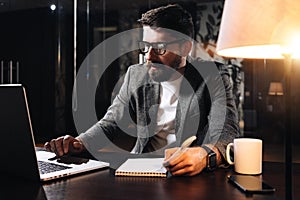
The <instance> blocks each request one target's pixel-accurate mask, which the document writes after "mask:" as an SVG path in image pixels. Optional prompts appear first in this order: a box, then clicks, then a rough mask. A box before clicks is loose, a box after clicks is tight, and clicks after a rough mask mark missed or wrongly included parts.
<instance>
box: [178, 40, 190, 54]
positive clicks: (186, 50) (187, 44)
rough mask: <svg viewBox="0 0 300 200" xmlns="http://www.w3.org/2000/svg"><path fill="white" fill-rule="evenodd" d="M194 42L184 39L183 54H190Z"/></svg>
mask: <svg viewBox="0 0 300 200" xmlns="http://www.w3.org/2000/svg"><path fill="white" fill-rule="evenodd" d="M192 46H193V43H192V41H190V40H187V41H184V43H183V44H182V46H181V56H184V57H185V56H188V55H189V53H190V52H191V50H192Z"/></svg>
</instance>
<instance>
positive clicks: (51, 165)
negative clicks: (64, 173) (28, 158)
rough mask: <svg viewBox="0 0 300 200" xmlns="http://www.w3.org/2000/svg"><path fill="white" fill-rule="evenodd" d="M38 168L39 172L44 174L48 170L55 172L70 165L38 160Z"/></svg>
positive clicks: (48, 171)
mask: <svg viewBox="0 0 300 200" xmlns="http://www.w3.org/2000/svg"><path fill="white" fill-rule="evenodd" d="M38 165H39V170H40V172H41V174H46V173H50V172H56V171H60V170H64V169H70V168H71V167H67V166H63V165H57V164H54V163H49V162H45V161H38Z"/></svg>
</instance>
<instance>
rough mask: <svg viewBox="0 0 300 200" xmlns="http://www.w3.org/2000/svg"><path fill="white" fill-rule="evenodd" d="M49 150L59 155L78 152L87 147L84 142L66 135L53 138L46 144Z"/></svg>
mask: <svg viewBox="0 0 300 200" xmlns="http://www.w3.org/2000/svg"><path fill="white" fill-rule="evenodd" d="M44 147H45V149H46V150H47V151H51V152H53V153H55V154H56V155H57V156H62V155H65V154H78V153H81V152H83V150H84V149H85V147H84V145H83V143H82V142H81V141H80V140H79V139H77V138H74V137H72V136H70V135H65V136H61V137H58V138H56V139H52V140H51V141H49V142H46V143H45V145H44Z"/></svg>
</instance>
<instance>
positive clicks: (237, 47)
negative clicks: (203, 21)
mask: <svg viewBox="0 0 300 200" xmlns="http://www.w3.org/2000/svg"><path fill="white" fill-rule="evenodd" d="M299 47H300V0H225V3H224V9H223V15H222V21H221V26H220V32H219V37H218V41H217V48H216V51H217V54H219V55H221V56H224V57H236V58H238V57H240V58H283V56H282V54H283V53H289V54H292V57H293V58H300V48H299Z"/></svg>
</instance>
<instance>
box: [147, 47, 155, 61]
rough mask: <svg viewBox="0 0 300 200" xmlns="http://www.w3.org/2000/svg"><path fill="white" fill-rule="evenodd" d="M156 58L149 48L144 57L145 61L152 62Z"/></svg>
mask: <svg viewBox="0 0 300 200" xmlns="http://www.w3.org/2000/svg"><path fill="white" fill-rule="evenodd" d="M156 56H157V55H156V53H155V52H154V49H153V48H152V47H150V48H149V51H148V52H147V53H146V55H145V57H146V60H153V59H154V58H155V57H156Z"/></svg>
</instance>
